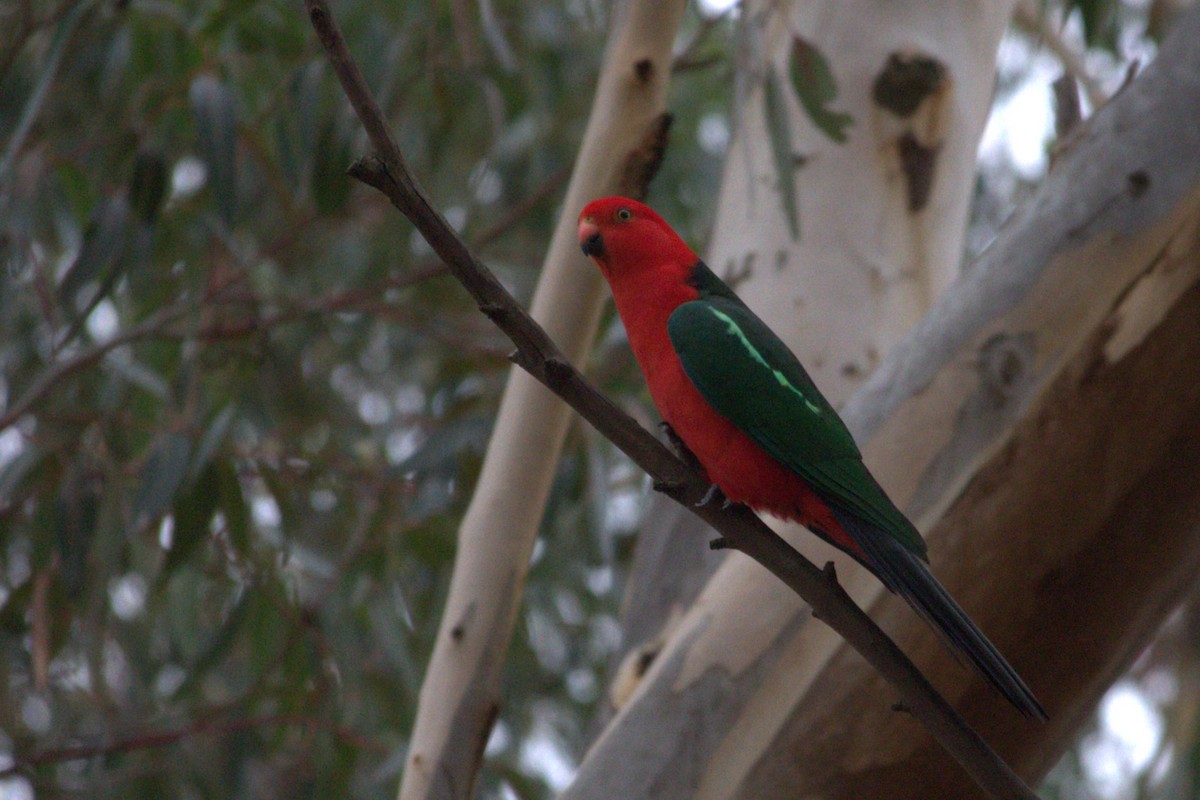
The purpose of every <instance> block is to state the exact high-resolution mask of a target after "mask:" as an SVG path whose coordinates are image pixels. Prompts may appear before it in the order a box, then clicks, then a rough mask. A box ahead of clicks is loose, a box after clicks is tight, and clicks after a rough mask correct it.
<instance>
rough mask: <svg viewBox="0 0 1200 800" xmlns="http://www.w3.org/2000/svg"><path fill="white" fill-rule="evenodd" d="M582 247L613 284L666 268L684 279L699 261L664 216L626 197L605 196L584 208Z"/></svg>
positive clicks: (581, 219)
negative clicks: (635, 275)
mask: <svg viewBox="0 0 1200 800" xmlns="http://www.w3.org/2000/svg"><path fill="white" fill-rule="evenodd" d="M579 246H580V247H581V248H583V253H584V255H587V256H590V257H591V259H592V260H593V261H595V262H596V265H597V266H599V267H600V270H601V271H602V272H603V273H604V276H605V277H606V278H608V280H609V282H610V283H613V282H614V281H619V280H620V279H621V278H632V277H634V274H636V273H640V272H642V271H644V270H656V271H662V270H663V269H665V268H672V269H670V271H672V272H673V271H675V270H678V273H679V274H678V278H679V279H680V280H683V279H684V278H686V276H687V275H688V274H689V273H690V270H691V269H692V268H693V267H694V266H695V265H696V262H697V261H699V258H698V257H697V256H696V254H695V253H693V252H692V250H691V248H690V247H688V246H687V244H685V243H684V241H683V239H681V238H679V234H677V233H675V231H673V230H671V226H670V225H668V224H667V223H666V222H664V221H663V218H662V217H660V216H659V215H658V214H656V213H654V211H653V210H652V209H650V208H649V207H647V206H645V205H642V204H641V203H639V202H638V201H636V200H630V199H629V198H626V197H603V198H601V199H599V200H593V201H592V202H590V203H588V204H587V205H586V206H584V208H583V211H582V212H581V213H580V215H579ZM614 288H615V284H614Z"/></svg>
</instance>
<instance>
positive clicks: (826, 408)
mask: <svg viewBox="0 0 1200 800" xmlns="http://www.w3.org/2000/svg"><path fill="white" fill-rule="evenodd" d="M579 244H580V246H581V247H582V248H583V252H584V254H585V255H588V256H590V257H591V259H592V260H593V261H594V262H595V263H596V265H597V266H599V268H600V271H601V272H602V273H603V274H604V277H605V278H606V279H607V280H608V283H609V286H611V287H612V293H613V298H614V299H615V300H616V305H617V313H618V314H619V315H620V317H621V321H622V322H623V323H624V325H625V330H626V332H627V333H628V336H629V343H630V345H631V346H632V348H633V353H634V355H635V356H636V358H637V361H638V365H639V366H640V367H641V369H642V372H643V373H644V375H645V377H646V383H647V384H648V386H649V388H650V396H651V398H653V400H654V404H655V405H656V406H657V407H658V411H659V413H660V414H661V415H662V418H663V421H664V422H665V423H667V424H668V425H669V426H670V427H671V429H672V430H673V432H674V434H675V435H676V436H677V437H678V438H679V439H680V440H681V441H682V442H683V444H684V445H686V447H687V448H688V449H689V450H690V451H691V452H692V454H694V455H695V457H696V459H697V460H698V461H699V463H700V465H701V466H702V467H703V469H704V471H705V473H706V476H707V478H708V480H709V481H710V482H711V484H712V485H714V486H716V487H717V488H719V489H720V490H721V492H722V493H724V495H725V497H726V498H728V499H729V500H730V501H733V502H737V503H744V504H746V505H748V506H750V507H751V508H754V509H758V510H761V511H766V512H768V513H771V514H773V515H775V516H777V517H781V518H783V519H788V520H794V521H796V522H799V523H801V524H802V525H804V526H805V527H807V528H808V529H809V530H811V531H812V532H813V533H815V534H817V535H818V536H820V537H821V538H823V539H825V540H826V541H828V542H830V543H831V544H833V545H834V546H836V547H838V548H840V549H842V550H844V551H846V552H847V553H849V554H850V555H851V556H853V557H854V558H855V559H856V560H858V561H859V563H861V564H862V565H863V566H865V567H866V568H867V569H869V570H871V572H873V573H874V574H875V575H876V576H877V577H878V578H879V580H880V581H882V582H883V584H884V586H886V587H887V588H888V589H890V590H891V591H893V592H896V593H897V594H899V595H900V596H901V597H903V598H904V599H905V600H906V601H908V603H909V605H911V606H912V607H913V609H915V610H916V612H917V613H918V614H919V615H921V617H923V618H924V619H925V620H926V621H927V622H928V623H929V624H930V625H931V626H932V627H933V628H934V629H935V630H936V631H937V632H938V633H939V634H940V635H941V637H942V638H943V639H944V641H945V642H946V643H947V644H949V645H950V646H951V648H952V649H953V650H954V651H957V652H958V653H960V654H962V656H964V657H965V658H966V659H967V660H968V661H969V662H970V663H971V664H972V665H973V666H974V667H975V669H977V670H978V671H979V673H980V674H981V675H983V677H985V678H986V679H987V680H988V681H990V682H991V683H992V685H993V686H995V687H996V688H997V689H998V690H999V691H1000V693H1001V694H1003V695H1004V696H1005V697H1006V698H1007V699H1008V700H1009V702H1011V703H1012V704H1013V705H1014V706H1015V707H1016V708H1017V709H1018V710H1019V711H1020V712H1021V713H1023V714H1025V715H1026V716H1030V717H1035V718H1037V719H1042V720H1044V719H1045V718H1046V713H1045V711H1044V710H1043V709H1042V706H1041V704H1039V703H1038V701H1037V699H1036V698H1035V697H1034V696H1033V693H1032V692H1031V691H1030V690H1029V687H1028V686H1026V685H1025V682H1024V681H1022V680H1021V677H1020V676H1019V675H1018V674H1017V673H1016V671H1015V670H1014V669H1013V668H1012V667H1011V666H1010V665H1009V664H1008V662H1007V661H1005V660H1004V657H1003V656H1001V655H1000V653H999V651H997V650H996V648H995V646H994V645H992V643H991V642H989V641H988V640H987V637H985V636H984V635H983V633H982V632H981V631H980V630H979V628H978V627H976V626H975V624H974V623H973V622H972V621H971V620H970V618H968V617H967V614H966V612H964V611H963V610H962V608H960V607H959V605H958V604H957V603H956V602H955V601H954V599H953V598H951V597H950V595H949V593H947V591H946V590H945V589H944V588H943V587H942V585H941V584H940V583H938V582H937V580H936V579H935V578H934V577H933V575H932V574H931V573H930V572H929V569H928V567H927V563H928V559H927V557H926V553H925V549H926V548H925V542H924V540H923V539H922V538H921V535H920V533H919V532H918V531H917V529H916V528H915V527H914V526H913V524H912V523H911V522H910V521H909V520H908V518H907V517H905V516H904V514H903V513H902V512H901V511H900V510H899V509H898V508H896V506H895V504H893V503H892V501H891V500H890V499H889V498H888V496H887V494H886V493H885V492H884V490H883V489H882V488H881V487H880V486H879V484H878V483H877V482H876V480H875V478H874V477H872V475H871V473H870V472H869V471H868V470H867V468H866V466H865V465H864V464H863V460H862V454H861V453H860V452H859V449H858V446H857V445H856V444H855V443H854V439H853V437H852V436H851V435H850V431H849V430H847V428H846V426H845V424H844V423H843V422H842V420H841V418H840V417H838V415H837V412H835V411H834V409H833V407H832V406H830V404H829V402H828V401H826V400H825V398H824V397H823V396H822V395H821V393H820V392H819V391H818V390H817V387H816V386H815V385H814V384H813V381H812V379H811V378H810V377H809V375H808V373H807V372H805V370H804V367H803V366H801V364H800V361H799V360H798V359H797V358H796V356H795V355H793V354H792V352H791V351H790V350H789V349H788V348H787V346H786V345H784V343H783V342H782V341H780V339H779V337H777V336H776V335H775V334H774V333H773V332H772V331H771V329H770V328H768V327H767V325H766V324H765V323H764V322H763V321H762V320H760V319H759V318H758V317H757V316H755V314H754V312H753V311H751V310H750V309H749V308H748V307H747V306H746V305H745V304H744V303H743V302H742V301H741V300H739V299H738V297H737V295H735V294H734V293H733V291H732V290H731V289H730V288H729V287H728V286H727V285H726V284H725V283H724V282H723V281H722V280H721V279H720V278H718V277H717V276H716V275H715V274H714V273H713V272H712V270H710V269H709V268H708V267H707V266H705V264H704V262H703V261H701V260H700V259H699V258H698V257H697V256H696V254H695V253H694V252H693V251H692V250H691V249H690V248H689V247H688V246H687V245H686V244H685V243H684V241H683V240H682V239H681V238H680V237H679V235H678V234H676V233H675V231H674V230H672V229H671V227H670V226H669V225H668V224H667V223H666V222H664V221H663V219H662V218H661V217H659V215H658V214H656V213H655V212H654V211H653V210H651V209H650V208H648V207H647V206H645V205H643V204H641V203H638V202H636V201H634V200H629V199H626V198H623V197H606V198H603V199H600V200H594V201H592V202H591V203H588V205H587V206H586V207H585V208H584V209H583V212H582V213H581V214H580V215H579Z"/></svg>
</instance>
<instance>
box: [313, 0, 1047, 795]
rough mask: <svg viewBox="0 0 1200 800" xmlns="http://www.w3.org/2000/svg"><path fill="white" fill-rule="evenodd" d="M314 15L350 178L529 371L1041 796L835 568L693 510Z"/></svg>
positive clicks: (962, 745)
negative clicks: (446, 272) (449, 208)
mask: <svg viewBox="0 0 1200 800" xmlns="http://www.w3.org/2000/svg"><path fill="white" fill-rule="evenodd" d="M307 7H308V10H309V15H310V18H311V20H312V23H313V26H314V28H316V30H317V33H318V35H319V36H320V38H321V41H322V44H323V45H324V46H325V48H326V50H327V51H328V52H329V53H330V60H331V62H332V63H333V65H334V68H335V71H336V72H337V74H338V77H339V79H340V80H341V81H342V85H343V88H344V89H345V90H346V93H347V95H348V96H349V97H350V99H351V102H352V103H353V104H354V106H355V110H356V111H357V112H358V113H359V115H360V116H361V117H363V124H364V126H365V127H366V129H367V132H368V134H369V136H370V137H371V140H372V143H373V144H374V146H375V148H376V150H377V151H378V153H379V156H378V157H375V158H370V159H365V160H361V161H359V162H357V163H356V164H355V165H354V167H352V174H354V175H355V177H358V178H360V179H361V180H363V181H364V182H366V183H368V184H369V185H371V186H374V187H375V188H377V189H379V190H380V191H382V192H384V193H385V194H386V195H387V196H388V198H389V199H390V200H391V201H392V202H393V204H394V205H395V206H396V207H397V208H398V209H400V210H401V211H402V212H403V213H404V214H405V216H407V217H408V218H409V219H410V220H411V221H412V222H413V224H414V225H415V226H416V227H417V229H418V230H419V231H420V232H421V233H422V235H423V236H425V238H426V240H427V241H428V242H429V244H430V246H431V247H432V248H433V249H434V251H435V252H436V253H437V254H438V255H439V256H440V257H441V258H442V259H443V260H445V261H446V263H447V265H448V266H449V268H450V270H451V272H452V273H453V274H454V275H455V277H457V278H458V279H459V280H460V282H461V283H462V284H463V286H464V287H465V288H466V289H467V290H468V291H469V292H470V293H471V295H472V297H474V299H475V300H476V302H477V303H478V304H479V307H480V309H481V310H482V311H483V312H484V313H486V314H487V315H488V316H489V317H490V318H491V319H493V320H494V321H495V322H496V324H497V325H498V326H499V327H500V328H501V329H502V330H503V331H504V332H505V333H506V334H507V335H508V336H509V337H510V338H511V339H512V340H513V342H514V343H515V344H516V345H517V347H518V352H517V353H516V354H515V356H514V360H516V361H517V363H518V364H520V365H521V366H522V367H523V368H525V369H526V370H528V371H529V372H530V374H532V375H533V376H534V377H536V378H537V379H538V380H539V381H541V382H542V383H544V384H545V385H546V386H547V387H548V388H550V389H551V390H552V391H553V392H554V393H555V394H557V395H559V396H560V397H562V398H563V399H564V400H566V401H567V402H568V403H569V404H570V405H571V406H572V407H573V408H574V409H575V410H576V411H578V412H579V413H580V415H581V416H583V417H584V419H586V420H587V421H588V422H590V423H591V424H592V425H593V426H594V427H595V428H596V429H597V430H598V431H600V432H601V433H602V434H604V435H605V436H606V437H607V438H609V439H610V440H611V441H612V442H613V443H614V444H616V445H617V446H618V447H620V448H621V450H622V451H623V452H625V453H626V454H627V455H629V457H630V458H632V459H633V460H634V461H635V462H637V463H638V465H639V466H641V467H642V468H643V469H645V470H646V471H647V472H648V473H650V475H651V476H652V477H653V478H654V480H655V482H656V485H657V486H658V487H660V488H661V490H662V491H664V492H666V493H667V494H669V495H670V496H672V497H674V498H675V499H677V500H678V501H680V502H681V503H685V504H687V505H688V506H689V508H691V510H692V511H693V513H695V514H696V515H697V516H699V517H701V518H702V519H704V520H706V521H707V522H709V523H710V524H711V525H712V526H713V527H715V528H716V529H717V530H718V531H719V532H720V533H721V535H722V536H724V537H725V538H726V539H728V540H729V541H730V543H731V544H732V545H733V546H734V547H735V548H736V549H738V550H740V551H742V552H744V553H746V554H747V555H749V556H750V557H752V558H754V559H755V560H756V561H758V562H759V563H761V564H763V566H765V567H767V569H768V570H770V571H771V572H772V573H773V574H775V575H776V576H777V577H779V578H780V579H781V580H783V581H784V582H785V583H786V584H787V585H788V586H789V587H791V588H792V589H793V590H795V591H796V592H797V593H798V594H800V595H801V596H803V597H804V598H805V599H806V600H807V601H808V602H809V603H810V605H811V606H812V607H813V609H814V613H817V614H819V615H820V617H821V619H822V620H823V621H825V622H826V623H827V624H829V625H830V626H831V627H833V628H834V629H835V630H837V631H838V632H839V633H840V634H841V635H843V636H844V637H845V638H846V640H847V641H848V642H850V643H851V644H852V646H853V647H854V648H855V649H856V650H858V651H859V652H860V653H862V655H863V656H864V657H865V658H866V659H867V661H868V662H869V663H870V664H871V665H872V666H873V667H874V668H875V669H877V670H879V672H880V674H882V675H883V676H884V677H885V678H886V680H887V681H888V682H889V684H891V685H892V686H893V687H894V688H895V689H896V691H898V692H899V693H900V695H901V697H902V698H903V699H904V702H905V704H906V706H907V707H908V709H909V710H910V711H911V713H912V714H913V716H914V717H916V718H917V719H919V720H921V722H922V723H923V724H924V725H926V726H927V728H928V729H929V730H930V732H931V733H932V735H933V736H934V737H935V738H936V739H937V740H938V741H939V742H940V743H941V744H942V746H943V747H945V748H946V750H947V751H949V752H950V753H951V754H952V755H953V756H954V757H955V758H956V759H957V760H958V761H959V763H960V764H962V766H963V767H964V768H965V769H966V770H967V772H968V773H969V774H970V775H971V777H972V778H973V779H974V780H975V781H976V782H977V783H978V784H979V785H980V786H981V787H983V788H984V789H985V790H986V791H987V792H988V793H989V794H991V795H993V796H995V797H1024V798H1030V797H1036V795H1034V793H1033V792H1032V791H1031V790H1030V789H1029V788H1028V787H1027V786H1025V785H1024V784H1023V783H1022V782H1021V780H1020V779H1019V778H1018V777H1017V776H1016V775H1015V774H1014V773H1013V772H1012V770H1011V769H1009V768H1008V766H1007V765H1006V764H1004V762H1003V761H1002V760H1001V759H1000V758H999V757H998V756H996V754H995V753H994V752H992V751H991V750H990V749H989V748H988V747H987V744H986V743H985V742H984V741H983V740H982V739H981V738H980V737H979V736H978V735H977V734H975V732H974V731H973V730H971V728H970V727H969V726H967V725H966V724H965V723H964V722H963V721H962V719H961V718H959V717H958V715H957V714H955V712H954V711H953V709H952V708H951V707H950V706H949V704H947V703H946V701H945V700H944V699H943V698H942V697H941V696H940V695H938V694H937V692H936V691H935V690H934V689H933V687H932V686H930V685H929V683H928V681H926V680H925V678H924V677H923V676H922V675H921V673H920V672H919V671H918V670H917V669H916V668H915V667H914V666H913V665H912V663H911V662H910V661H909V660H908V659H907V657H905V655H904V653H903V652H902V651H900V649H899V648H898V647H896V645H895V643H893V642H892V641H891V640H890V639H888V638H887V636H886V635H885V634H884V633H883V632H882V631H881V630H880V629H879V628H878V627H877V626H876V625H875V624H874V623H873V622H872V621H871V620H870V618H868V617H867V616H866V615H865V614H864V613H863V612H862V611H861V610H860V609H859V608H858V607H857V606H855V605H854V603H853V602H852V601H850V599H849V598H848V597H847V596H846V594H845V592H844V591H842V589H841V587H840V586H839V585H838V583H837V581H836V580H835V579H833V576H832V574H827V573H825V572H823V571H822V570H820V569H818V568H817V567H816V566H814V565H813V564H812V563H811V562H809V561H807V560H806V559H804V558H803V557H801V556H800V555H799V554H798V553H797V552H796V551H794V550H793V549H792V548H791V547H789V546H788V545H787V543H786V542H784V541H783V540H782V539H781V538H780V537H779V536H778V535H776V534H775V533H774V532H772V531H771V530H770V529H769V528H767V527H766V526H765V525H764V524H763V523H762V522H761V521H760V520H759V519H758V518H757V517H756V516H755V515H754V514H753V513H751V512H750V511H748V510H747V509H745V508H732V509H729V510H726V511H722V510H721V509H719V508H716V507H713V506H714V505H715V504H713V505H708V506H704V507H701V508H697V507H696V505H695V504H696V503H697V502H698V501H699V500H700V499H701V498H702V497H703V496H704V495H705V493H706V491H707V489H708V486H707V484H706V483H705V481H704V480H703V479H702V478H701V477H700V475H698V474H697V473H696V472H695V471H694V470H692V469H691V468H689V467H688V466H687V465H686V464H684V463H683V462H682V461H680V460H679V459H677V458H676V457H675V456H674V455H673V454H672V453H671V452H670V451H668V450H667V449H666V448H665V447H664V446H663V445H662V444H660V443H659V442H658V441H657V440H656V439H655V438H654V437H653V436H652V435H651V434H650V433H648V432H647V431H646V430H644V429H643V428H641V427H640V426H639V425H637V423H636V422H634V421H633V420H632V419H631V418H630V417H629V416H628V415H626V414H625V413H624V412H622V411H621V410H620V409H618V408H617V407H616V406H615V405H614V404H613V403H611V402H610V401H609V400H608V399H607V398H605V397H604V396H602V395H601V394H599V393H598V392H597V391H596V390H595V389H594V388H592V387H591V386H590V385H589V384H588V383H587V382H586V381H585V380H584V378H583V377H582V376H581V375H580V374H579V373H578V372H577V371H576V370H575V369H574V368H573V367H571V365H570V363H569V362H568V361H567V360H566V359H565V358H564V357H563V356H562V355H561V353H560V352H559V351H558V349H557V348H556V347H555V345H554V343H553V342H552V341H551V340H550V338H549V337H548V336H547V335H546V333H545V332H544V331H543V330H542V329H541V327H540V326H538V325H537V323H535V322H534V321H533V319H532V318H531V317H529V316H528V315H527V314H526V313H525V312H524V310H523V309H521V307H520V306H519V304H517V302H516V300H515V299H514V298H513V297H512V296H511V295H509V294H508V292H507V291H506V290H505V289H504V288H503V286H501V285H500V283H499V282H498V281H497V280H496V279H495V278H494V276H492V275H491V273H490V272H488V270H487V269H486V268H485V267H484V266H483V265H482V264H481V263H479V262H478V261H477V260H476V259H475V257H474V256H473V255H472V254H471V253H470V252H469V251H468V250H467V249H466V247H465V246H464V245H463V244H462V242H461V241H460V240H459V239H458V237H457V236H456V235H455V233H454V231H453V230H452V229H451V228H450V226H449V225H448V224H447V223H446V221H445V220H444V219H443V218H442V216H441V215H440V214H439V213H438V212H437V211H436V209H434V208H433V206H432V204H431V203H430V202H429V200H428V198H427V197H426V196H425V195H424V193H423V192H422V191H421V189H420V187H419V186H418V185H417V183H416V181H415V179H413V177H412V176H411V175H410V174H409V172H408V169H407V167H406V165H405V161H404V158H403V155H402V153H401V152H400V150H399V147H398V146H397V145H396V143H395V141H394V139H393V138H392V137H391V135H390V133H389V132H388V130H387V127H386V125H385V124H384V122H383V119H382V115H381V114H380V111H379V109H378V106H377V105H376V104H375V102H374V100H373V99H372V98H371V95H370V92H369V90H368V89H367V88H366V85H365V83H364V81H363V80H362V77H361V75H360V74H359V72H358V70H357V68H356V67H355V66H354V64H353V62H352V61H351V60H350V58H349V56H348V54H347V52H346V48H345V44H344V42H343V41H342V39H341V35H340V33H339V32H338V30H337V28H336V25H335V24H334V21H333V18H332V16H331V15H330V12H329V9H328V7H327V6H326V5H325V3H324V2H323V1H322V0H307Z"/></svg>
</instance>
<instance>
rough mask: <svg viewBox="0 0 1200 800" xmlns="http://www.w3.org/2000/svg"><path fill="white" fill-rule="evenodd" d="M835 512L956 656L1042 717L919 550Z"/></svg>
mask: <svg viewBox="0 0 1200 800" xmlns="http://www.w3.org/2000/svg"><path fill="white" fill-rule="evenodd" d="M834 516H835V517H836V518H837V520H838V522H839V523H841V525H842V527H843V528H844V529H845V530H846V532H847V533H848V534H850V536H851V537H852V538H853V539H854V541H855V542H856V543H858V545H859V546H860V547H862V550H863V554H864V556H865V559H863V558H860V559H859V560H860V561H863V562H864V564H865V565H866V566H867V568H868V569H870V570H871V571H872V572H874V573H875V575H876V576H877V577H878V578H879V579H880V580H881V581H882V582H883V585H884V586H886V587H887V588H888V589H890V590H891V591H893V592H895V593H896V594H898V595H900V596H901V597H903V598H904V599H905V601H907V602H908V604H909V605H910V606H912V608H913V610H914V611H916V612H917V614H919V615H920V616H921V618H922V619H924V620H925V622H927V623H928V624H929V626H930V627H931V628H933V629H934V630H935V631H936V632H937V633H938V635H939V636H940V637H941V638H942V641H943V642H945V644H946V645H947V647H948V648H949V649H950V651H951V652H952V653H953V654H955V656H956V657H961V658H964V659H966V661H967V662H968V663H969V664H970V665H971V666H972V667H973V668H974V669H975V670H976V671H977V672H978V673H979V674H980V675H982V676H983V677H984V678H986V679H987V681H988V682H989V683H991V684H992V686H994V687H996V689H997V690H998V691H999V692H1000V693H1001V694H1002V695H1004V696H1005V698H1007V699H1008V701H1009V702H1010V703H1012V704H1013V706H1015V707H1016V709H1017V710H1018V711H1020V712H1021V713H1022V714H1024V715H1025V716H1027V717H1032V718H1034V719H1038V720H1041V721H1043V722H1045V721H1046V719H1047V717H1046V711H1045V709H1043V708H1042V705H1041V703H1039V702H1038V701H1037V698H1036V697H1034V696H1033V692H1032V691H1030V689H1029V687H1028V686H1026V685H1025V681H1023V680H1021V676H1020V675H1018V674H1017V672H1016V670H1014V669H1013V668H1012V667H1011V666H1010V665H1009V663H1008V662H1007V661H1005V660H1004V656H1002V655H1000V651H998V650H997V649H996V647H995V645H993V644H992V643H991V642H989V641H988V639H987V637H986V636H984V635H983V631H981V630H979V628H978V627H976V625H975V623H974V622H972V621H971V618H970V617H968V616H967V613H966V612H965V611H963V610H962V608H961V607H960V606H959V605H958V603H956V602H955V601H954V598H953V597H951V596H950V593H949V592H947V591H946V590H945V588H944V587H943V586H942V585H941V584H940V583H938V581H937V579H936V578H934V577H933V575H932V573H930V572H929V568H928V567H927V566H926V565H925V562H924V561H923V560H922V559H921V557H920V556H919V555H917V554H916V553H914V552H912V551H911V550H909V549H907V548H906V547H904V545H903V544H901V543H900V542H898V541H897V540H896V539H895V538H893V537H892V536H889V535H888V534H887V533H886V532H885V531H881V530H878V529H877V528H876V527H875V526H873V525H871V524H870V523H868V522H865V521H863V520H861V519H859V518H858V517H856V516H854V515H853V514H850V513H847V512H842V511H840V510H839V509H836V508H835V509H834Z"/></svg>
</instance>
